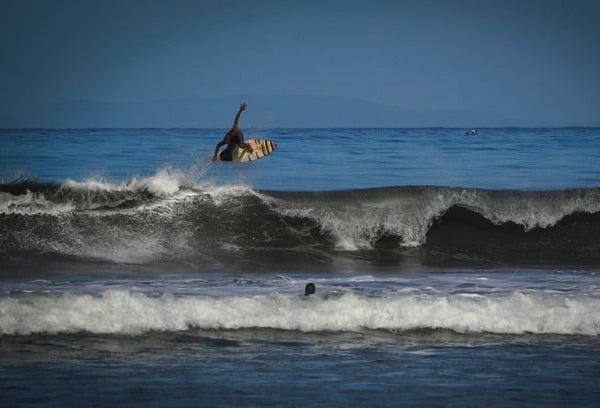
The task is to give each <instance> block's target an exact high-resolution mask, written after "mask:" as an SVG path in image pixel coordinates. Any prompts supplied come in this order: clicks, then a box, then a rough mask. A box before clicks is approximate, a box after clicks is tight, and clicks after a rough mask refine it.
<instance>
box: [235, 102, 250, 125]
mask: <svg viewBox="0 0 600 408" xmlns="http://www.w3.org/2000/svg"><path fill="white" fill-rule="evenodd" d="M246 106H248V105H246V104H245V103H242V104H241V105H240V109H239V110H238V112H237V114H236V115H235V119H234V120H233V128H234V129H238V127H239V121H240V116H242V112H243V111H245V110H246Z"/></svg>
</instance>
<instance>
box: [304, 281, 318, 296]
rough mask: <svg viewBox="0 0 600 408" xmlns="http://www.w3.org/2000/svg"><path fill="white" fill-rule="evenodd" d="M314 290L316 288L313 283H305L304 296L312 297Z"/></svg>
mask: <svg viewBox="0 0 600 408" xmlns="http://www.w3.org/2000/svg"><path fill="white" fill-rule="evenodd" d="M315 290H316V288H315V284H314V283H307V284H306V286H305V287H304V296H310V295H313V294H314V293H315Z"/></svg>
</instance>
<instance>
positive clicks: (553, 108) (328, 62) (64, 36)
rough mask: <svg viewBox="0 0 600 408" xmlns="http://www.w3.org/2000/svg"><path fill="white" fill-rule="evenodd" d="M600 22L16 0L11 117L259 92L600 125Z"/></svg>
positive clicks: (496, 6) (151, 0) (522, 0)
mask: <svg viewBox="0 0 600 408" xmlns="http://www.w3.org/2000/svg"><path fill="white" fill-rule="evenodd" d="M599 21H600V2H598V1H595V0H592V1H585V0H571V1H559V0H543V1H534V0H529V1H527V0H518V1H512V0H502V1H486V0H480V1H466V0H453V1H450V0H448V1H443V0H438V1H431V0H421V1H403V0H396V1H386V0H382V1H369V0H365V1H355V0H346V1H337V0H318V1H312V0H302V1H296V2H291V1H286V0H280V1H270V0H264V1H259V0H243V1H234V0H217V1H212V0H208V1H201V0H198V1H181V0H170V1H156V0H120V1H113V0H102V1H91V0H74V1H71V0H64V1H61V0H39V1H32V0H15V1H13V0H0V55H1V56H2V57H1V60H0V113H1V115H0V126H9V125H10V120H9V119H7V118H12V117H19V118H20V122H19V123H21V124H23V123H24V124H25V125H27V123H29V122H28V121H29V120H30V121H31V123H32V124H35V123H36V122H35V119H36V118H35V115H37V114H40V112H42V111H43V110H44V109H52V106H54V105H56V104H64V103H71V104H72V103H77V101H87V102H101V103H116V104H125V105H121V106H133V105H136V106H139V105H140V104H145V103H154V102H156V101H164V100H177V99H186V98H187V99H194V98H196V99H202V100H204V101H205V102H206V101H209V102H208V103H210V100H211V99H210V98H223V97H233V98H234V99H235V98H238V99H242V98H244V99H248V100H246V102H248V104H249V106H250V108H251V107H252V100H251V98H252V96H256V95H260V96H267V97H276V98H275V99H273V100H275V101H281V100H283V101H285V99H286V98H287V97H298V96H301V97H321V98H323V97H325V98H340V99H341V100H360V101H366V102H372V103H376V104H382V105H385V106H387V107H393V108H399V109H407V110H409V111H412V112H430V113H432V114H435V112H437V111H473V112H476V111H482V112H491V113H493V114H495V115H498V116H500V117H504V118H507V119H508V121H509V122H510V121H511V120H514V123H515V124H520V123H525V124H529V125H540V126H544V125H550V126H552V125H588V126H589V125H596V126H597V125H600V75H599V73H600V24H599V23H598V22H599ZM274 103H275V104H276V103H277V102H274ZM90 106H93V105H90ZM91 109H94V108H91ZM232 109H233V110H235V107H232ZM294 109H298V107H295V108H294ZM300 109H301V108H300ZM230 114H231V113H230V112H228V115H230ZM356 114H357V115H360V112H356ZM71 115H76V113H71ZM108 115H110V113H108ZM67 117H68V114H67ZM286 117H289V115H288V116H286ZM302 120H303V121H306V122H310V117H307V115H304V116H303V119H302ZM67 122H68V119H67ZM73 123H75V122H73ZM175 125H176V123H175ZM210 125H212V124H209V123H207V126H210ZM310 125H311V123H306V126H310Z"/></svg>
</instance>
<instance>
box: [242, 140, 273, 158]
mask: <svg viewBox="0 0 600 408" xmlns="http://www.w3.org/2000/svg"><path fill="white" fill-rule="evenodd" d="M246 144H248V145H250V146H252V152H251V153H250V152H247V151H246V150H245V149H240V148H239V147H236V148H235V149H233V160H232V161H233V162H234V163H245V162H249V161H254V160H258V159H261V158H263V157H265V156H268V155H270V154H271V153H273V150H275V148H276V147H277V144H276V143H275V142H272V141H270V140H266V139H253V140H247V141H246Z"/></svg>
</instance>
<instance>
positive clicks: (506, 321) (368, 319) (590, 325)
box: [0, 290, 600, 336]
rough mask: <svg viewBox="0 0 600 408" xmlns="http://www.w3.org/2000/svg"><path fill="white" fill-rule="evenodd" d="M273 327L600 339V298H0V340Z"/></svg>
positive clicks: (111, 294) (118, 294)
mask: <svg viewBox="0 0 600 408" xmlns="http://www.w3.org/2000/svg"><path fill="white" fill-rule="evenodd" d="M191 328H200V329H242V328H270V329H279V330H297V331H303V332H320V331H331V332H339V331H346V332H352V331H361V330H365V329H368V330H386V331H405V330H419V329H445V330H452V331H455V332H458V333H498V334H523V333H533V334H573V335H590V336H597V335H598V334H600V299H597V298H594V297H589V296H580V297H573V298H565V297H563V296H557V297H553V296H549V295H544V294H523V293H512V294H508V295H504V296H499V297H493V296H492V297H490V296H473V295H471V296H462V295H447V296H402V295H399V296H389V297H368V296H363V295H358V294H354V293H352V292H347V293H344V294H340V295H332V296H314V297H311V298H301V297H298V296H290V295H282V294H271V295H257V296H251V297H240V296H233V297H208V296H187V297H175V296H173V295H169V294H162V295H160V296H150V295H147V294H143V293H135V292H130V291H125V290H108V291H104V292H102V293H100V294H99V295H88V294H73V293H66V294H62V295H27V296H20V297H7V298H2V299H0V335H30V334H36V333H52V334H54V333H77V332H90V333H101V334H126V335H139V334H142V333H145V332H149V331H182V330H188V329H191Z"/></svg>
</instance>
